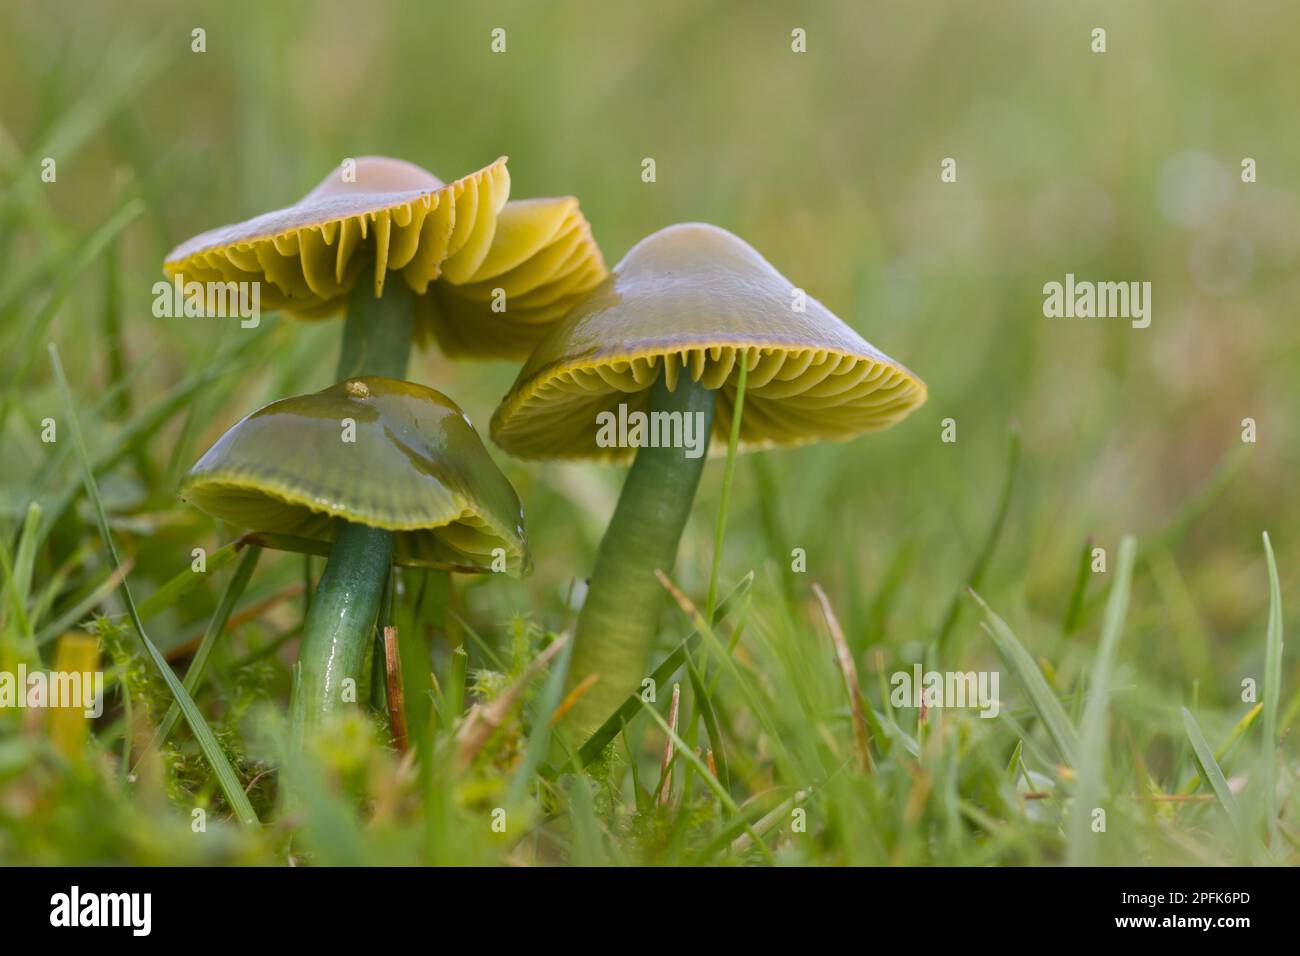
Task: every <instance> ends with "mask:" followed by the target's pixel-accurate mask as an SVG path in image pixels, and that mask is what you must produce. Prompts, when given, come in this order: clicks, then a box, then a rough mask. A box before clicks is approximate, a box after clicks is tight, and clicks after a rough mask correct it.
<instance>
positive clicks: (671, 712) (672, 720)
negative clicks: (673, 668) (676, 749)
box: [659, 684, 682, 807]
mask: <svg viewBox="0 0 1300 956" xmlns="http://www.w3.org/2000/svg"><path fill="white" fill-rule="evenodd" d="M681 702H682V685H681V684H673V700H672V703H671V704H669V705H668V726H669V728H670V729H671V730H672V731H673V733H676V732H677V710H678V708H679V707H680V705H681ZM659 779H660V780H661V781H662V783H660V785H659V806H661V807H666V806H668V798H669V797H671V796H672V792H673V737H672V735H671V734H670V735H668V736H667V737H665V738H664V758H663V761H662V762H661V763H660V764H659Z"/></svg>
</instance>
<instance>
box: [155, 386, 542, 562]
mask: <svg viewBox="0 0 1300 956" xmlns="http://www.w3.org/2000/svg"><path fill="white" fill-rule="evenodd" d="M180 496H181V498H182V499H184V500H186V501H189V502H190V503H191V504H193V505H194V506H195V507H197V508H199V510H201V511H204V512H206V513H207V514H210V515H212V516H214V517H216V518H220V519H222V520H223V521H228V522H230V523H231V524H234V525H236V526H238V527H241V528H247V529H249V530H252V531H258V532H264V533H267V534H270V535H275V536H277V537H276V539H275V541H274V542H272V543H273V545H274V546H278V547H282V548H285V549H288V550H296V551H305V552H308V553H322V554H323V553H327V551H328V543H329V542H330V541H332V540H333V539H334V535H335V532H336V530H337V527H338V519H344V520H346V521H350V522H353V523H355V524H364V525H369V526H371V527H375V528H385V529H387V530H390V531H392V532H394V533H395V536H396V539H397V540H396V549H395V556H394V561H395V562H396V563H398V564H407V565H422V566H432V567H443V568H448V569H451V570H456V571H467V572H479V571H484V572H485V571H492V570H494V567H493V564H494V562H495V564H496V566H497V567H496V568H495V569H500V565H501V558H502V554H501V551H502V550H503V551H504V560H505V570H506V571H507V572H509V573H510V574H512V575H514V576H516V577H517V576H519V575H520V574H522V573H524V572H525V571H526V570H527V569H528V567H529V563H530V562H529V556H528V543H527V539H526V537H525V534H524V515H523V509H522V508H521V507H520V504H519V497H518V496H517V495H516V494H515V490H514V488H513V487H511V485H510V482H509V481H508V480H507V479H506V477H505V475H503V474H502V473H501V471H500V469H498V468H497V466H496V463H495V462H493V461H492V458H491V457H490V456H489V455H488V452H487V449H486V448H484V447H483V441H482V439H480V438H479V436H478V432H476V431H475V430H474V426H473V425H472V424H471V423H470V420H469V419H468V418H467V417H466V416H465V413H464V412H462V411H461V410H460V407H459V406H458V405H456V403H455V402H453V401H452V400H451V399H449V398H447V396H445V395H443V394H442V393H440V392H436V391H434V390H433V389H431V388H426V387H424V386H423V385H416V384H413V383H411V382H402V381H397V380H396V379H391V378H381V377H378V376H367V377H360V378H352V379H348V380H347V381H346V382H340V383H339V384H337V385H332V386H330V387H329V388H327V389H325V390H323V391H320V392H316V393H314V394H312V395H299V396H296V397H294V398H286V399H283V400H281V401H278V402H272V403H271V404H270V405H267V406H266V407H265V408H262V409H259V410H258V411H256V412H253V413H252V414H251V415H249V416H248V417H246V418H244V419H243V420H242V421H240V422H239V423H238V424H236V425H235V426H234V427H233V428H231V429H230V430H229V431H227V432H226V433H225V434H224V435H222V436H221V438H219V439H218V440H217V442H216V444H214V445H213V446H212V447H211V448H209V449H208V451H207V452H206V453H205V454H204V455H203V457H202V458H200V459H199V460H198V462H197V463H196V464H195V465H194V467H193V468H191V469H190V471H189V473H188V474H187V475H186V476H185V478H184V480H183V481H182V482H181V488H180ZM498 549H501V550H498Z"/></svg>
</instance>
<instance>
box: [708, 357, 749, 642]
mask: <svg viewBox="0 0 1300 956" xmlns="http://www.w3.org/2000/svg"><path fill="white" fill-rule="evenodd" d="M748 377H749V349H742V350H741V352H740V374H739V376H738V377H737V379H736V404H735V407H734V408H733V409H732V412H731V434H730V435H729V436H728V439H727V464H726V467H725V468H724V469H723V472H722V496H721V499H720V500H719V502H718V522H717V525H716V527H715V528H714V530H713V565H712V567H711V568H710V569H709V597H708V601H707V603H706V604H705V605H704V607H705V611H704V619H705V620H706V621H709V622H712V621H713V612H714V610H715V609H716V607H717V603H718V574H719V573H720V572H721V570H722V545H723V541H725V540H726V536H727V506H728V504H730V502H731V483H732V481H733V479H734V478H735V476H736V446H737V445H738V444H739V443H740V423H741V419H742V418H743V416H744V412H745V382H746V380H747V379H748Z"/></svg>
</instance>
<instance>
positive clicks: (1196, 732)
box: [1181, 707, 1246, 840]
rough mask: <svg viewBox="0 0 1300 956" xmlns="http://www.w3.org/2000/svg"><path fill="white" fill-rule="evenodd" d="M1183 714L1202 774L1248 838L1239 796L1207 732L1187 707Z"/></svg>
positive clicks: (1243, 838) (1237, 828)
mask: <svg viewBox="0 0 1300 956" xmlns="http://www.w3.org/2000/svg"><path fill="white" fill-rule="evenodd" d="M1181 710H1182V714H1183V728H1184V729H1185V730H1186V731H1187V739H1188V740H1189V741H1191V744H1192V753H1193V755H1195V757H1196V766H1197V768H1198V769H1199V770H1200V772H1201V776H1202V777H1203V778H1205V780H1206V782H1207V783H1209V785H1210V789H1212V790H1213V791H1214V795H1215V796H1216V797H1218V798H1219V804H1220V806H1222V807H1223V810H1224V812H1225V813H1227V814H1228V819H1229V820H1230V821H1231V822H1232V828H1233V829H1234V830H1236V831H1237V836H1238V837H1239V838H1240V839H1242V840H1245V839H1246V827H1245V821H1244V820H1243V819H1242V816H1241V807H1240V806H1239V805H1238V803H1237V797H1236V796H1235V795H1234V794H1233V792H1232V788H1231V787H1229V786H1228V779H1227V778H1226V777H1225V776H1224V775H1223V770H1222V769H1220V767H1219V762H1218V761H1217V760H1215V759H1214V751H1212V750H1211V749H1210V743H1209V741H1207V740H1206V739H1205V734H1203V733H1202V732H1201V727H1200V725H1199V724H1198V723H1197V722H1196V718H1195V717H1193V716H1192V712H1191V711H1190V710H1188V709H1187V708H1186V707H1183V708H1181Z"/></svg>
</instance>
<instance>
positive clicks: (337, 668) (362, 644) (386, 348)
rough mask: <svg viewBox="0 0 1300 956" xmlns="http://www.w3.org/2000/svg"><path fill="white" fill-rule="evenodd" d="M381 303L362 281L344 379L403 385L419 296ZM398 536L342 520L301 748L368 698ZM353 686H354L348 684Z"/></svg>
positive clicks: (305, 681)
mask: <svg viewBox="0 0 1300 956" xmlns="http://www.w3.org/2000/svg"><path fill="white" fill-rule="evenodd" d="M388 278H389V281H388V282H387V283H386V284H385V287H384V296H383V298H376V297H375V295H374V291H373V286H372V285H371V284H370V283H369V282H365V281H359V282H357V284H356V285H355V286H354V287H353V290H352V293H351V295H349V297H348V314H347V320H346V322H345V323H344V326H343V347H342V349H341V351H340V353H339V365H338V378H339V380H340V381H341V380H343V379H349V378H354V377H356V376H361V375H383V376H386V377H388V378H396V379H405V378H406V366H407V363H408V362H409V360H410V355H411V326H412V323H413V318H414V314H415V293H413V292H412V291H411V290H410V289H409V288H408V287H407V285H406V283H405V282H403V281H402V280H401V279H400V278H399V277H397V276H389V277H388ZM393 548H394V539H393V533H392V532H391V531H387V530H385V529H383V528H372V527H369V526H367V525H362V524H355V523H353V522H350V521H345V520H344V519H342V518H339V519H338V529H337V531H336V533H335V536H334V543H333V544H332V545H331V546H330V555H329V559H328V561H327V562H326V564H325V570H324V572H323V573H322V574H321V579H320V584H318V585H317V586H316V594H315V596H314V597H313V598H312V602H311V607H310V608H309V609H308V611H307V620H306V622H305V623H304V625H303V636H302V644H301V646H300V647H299V649H298V668H297V670H296V673H295V677H294V685H293V694H292V697H291V700H290V703H289V714H290V720H291V724H292V727H293V732H294V736H295V739H296V740H298V741H300V742H301V741H303V740H305V739H306V738H308V737H309V736H311V734H312V733H313V732H314V730H315V729H316V728H317V727H319V726H320V724H321V722H322V720H323V719H324V718H325V717H326V716H327V715H328V714H331V713H333V712H336V711H338V710H340V709H341V708H343V707H344V706H345V705H348V704H353V703H356V702H357V701H362V700H367V699H368V692H367V688H368V684H369V677H370V662H371V651H372V649H373V638H374V633H375V621H376V618H377V616H378V614H379V607H380V604H381V603H382V602H383V596H384V585H385V582H386V581H387V580H388V570H389V565H390V563H391V562H392V558H393ZM347 680H351V681H352V682H353V683H352V684H351V685H350V686H347V685H345V684H344V682H345V681H347Z"/></svg>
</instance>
